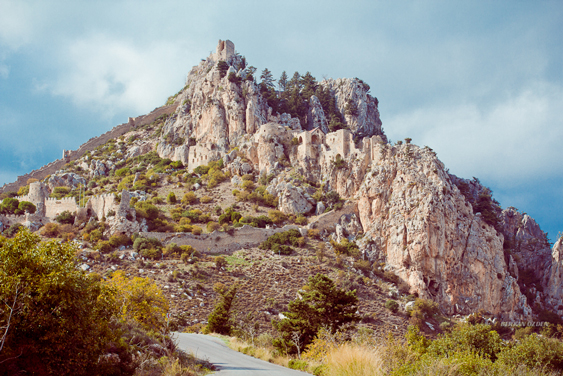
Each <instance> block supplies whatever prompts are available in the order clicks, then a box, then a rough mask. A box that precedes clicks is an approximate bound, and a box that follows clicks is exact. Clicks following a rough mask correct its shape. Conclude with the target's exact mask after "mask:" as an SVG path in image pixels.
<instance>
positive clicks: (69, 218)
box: [55, 210, 74, 224]
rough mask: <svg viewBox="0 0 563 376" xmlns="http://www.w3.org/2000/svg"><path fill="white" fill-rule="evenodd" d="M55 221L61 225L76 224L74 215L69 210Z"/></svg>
mask: <svg viewBox="0 0 563 376" xmlns="http://www.w3.org/2000/svg"><path fill="white" fill-rule="evenodd" d="M55 221H57V222H59V223H60V224H65V223H68V224H73V223H74V214H72V213H71V212H69V211H68V210H65V211H63V212H62V213H61V214H59V215H57V216H56V217H55Z"/></svg>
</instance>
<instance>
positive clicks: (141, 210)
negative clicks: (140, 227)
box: [135, 201, 160, 220]
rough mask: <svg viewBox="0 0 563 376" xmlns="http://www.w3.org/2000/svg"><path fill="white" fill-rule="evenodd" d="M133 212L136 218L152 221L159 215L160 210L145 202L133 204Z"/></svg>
mask: <svg viewBox="0 0 563 376" xmlns="http://www.w3.org/2000/svg"><path fill="white" fill-rule="evenodd" d="M135 211H136V212H137V218H145V219H147V220H154V219H156V218H158V216H159V215H160V210H159V209H158V208H157V207H156V206H154V205H153V204H151V203H148V202H146V201H139V202H137V203H136V204H135Z"/></svg>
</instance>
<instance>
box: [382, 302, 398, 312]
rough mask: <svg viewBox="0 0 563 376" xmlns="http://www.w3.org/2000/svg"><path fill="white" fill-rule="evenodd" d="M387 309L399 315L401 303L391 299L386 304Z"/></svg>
mask: <svg viewBox="0 0 563 376" xmlns="http://www.w3.org/2000/svg"><path fill="white" fill-rule="evenodd" d="M385 308H387V309H388V310H389V311H391V312H393V313H397V311H398V310H399V303H397V302H396V301H395V300H392V299H389V300H387V301H386V302H385Z"/></svg>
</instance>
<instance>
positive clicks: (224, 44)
mask: <svg viewBox="0 0 563 376" xmlns="http://www.w3.org/2000/svg"><path fill="white" fill-rule="evenodd" d="M234 54H235V44H234V43H233V42H231V41H230V40H219V43H218V44H217V52H215V60H225V61H227V60H228V59H229V58H230V57H231V56H233V55H234Z"/></svg>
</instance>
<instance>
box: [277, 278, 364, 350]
mask: <svg viewBox="0 0 563 376" xmlns="http://www.w3.org/2000/svg"><path fill="white" fill-rule="evenodd" d="M300 294H301V299H296V300H294V301H292V302H290V303H289V305H288V310H289V311H288V312H284V315H285V318H284V319H282V320H281V321H278V322H273V325H274V328H275V329H276V330H277V331H278V332H279V333H280V337H279V338H277V339H275V340H274V346H276V348H278V349H279V350H280V351H287V352H288V353H295V352H297V351H298V349H297V346H296V345H297V344H296V343H295V341H296V340H297V341H298V342H299V347H300V348H305V347H306V346H307V345H308V344H310V343H311V342H312V341H313V339H314V338H315V335H316V334H317V332H318V331H319V330H320V329H321V327H323V326H325V327H327V329H328V330H329V331H330V332H331V333H333V334H334V333H336V331H337V330H338V329H340V328H341V327H342V326H344V325H347V324H352V323H354V322H356V321H358V320H359V317H358V316H357V315H356V309H357V304H358V298H357V296H356V290H353V291H345V290H343V289H339V288H338V287H336V285H335V284H334V281H332V280H331V279H330V278H328V277H327V276H325V275H322V274H317V275H316V276H314V277H309V282H308V284H307V286H306V287H305V288H304V289H303V290H301V291H300ZM295 333H297V336H296V334H295ZM297 338H298V339H297Z"/></svg>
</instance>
